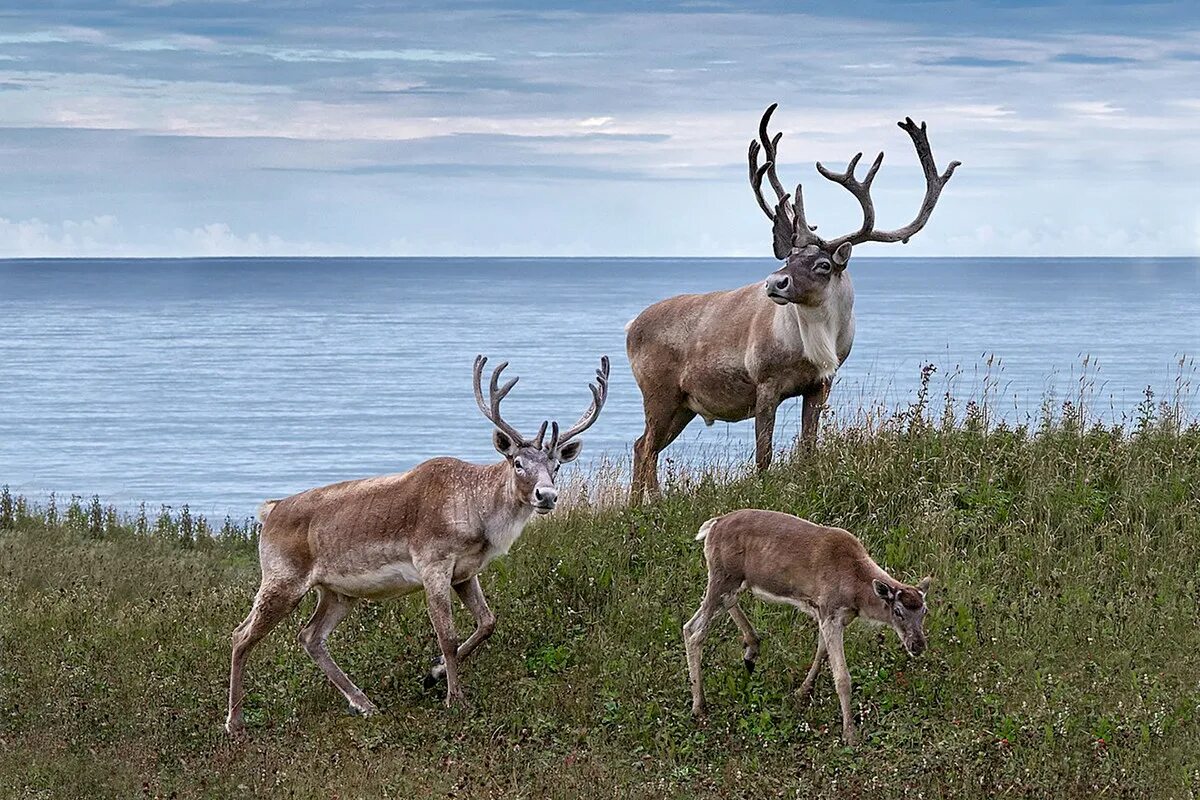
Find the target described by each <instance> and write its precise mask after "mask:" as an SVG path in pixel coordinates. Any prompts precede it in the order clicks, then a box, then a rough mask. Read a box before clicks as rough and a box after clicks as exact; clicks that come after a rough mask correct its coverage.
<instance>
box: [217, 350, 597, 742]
mask: <svg viewBox="0 0 1200 800" xmlns="http://www.w3.org/2000/svg"><path fill="white" fill-rule="evenodd" d="M486 363H487V359H485V358H484V357H483V356H478V357H477V358H476V359H475V401H476V402H477V403H478V404H479V410H480V411H481V412H483V416H484V417H486V418H487V419H488V421H489V422H491V423H492V425H493V426H494V430H493V431H492V443H493V444H494V445H495V447H496V450H497V451H499V453H500V455H502V456H504V459H503V460H502V461H500V462H499V463H496V464H490V465H487V466H481V465H478V464H468V463H466V462H465V461H459V460H458V459H456V458H434V459H431V460H429V461H426V462H424V463H422V464H419V465H417V466H416V467H413V468H412V469H411V470H409V471H408V472H404V473H401V474H399V475H385V476H382V477H378V478H366V479H363V480H355V481H345V482H343V483H335V484H333V485H331V486H323V487H321V488H318V489H309V490H308V491H306V492H301V493H300V494H295V495H292V496H291V497H287V498H284V499H282V500H269V501H267V502H266V503H264V504H263V507H262V509H260V512H259V516H260V519H261V520H262V522H263V529H262V535H261V536H260V538H259V544H258V553H259V561H260V562H261V566H262V584H261V585H260V586H259V589H258V595H257V596H256V597H255V598H254V606H253V608H252V609H251V610H250V615H249V616H248V617H246V619H245V621H244V622H242V624H241V625H238V626H237V628H236V629H235V630H234V632H233V658H232V663H231V665H230V670H229V716H228V718H227V719H226V722H225V727H226V729H227V730H228V731H229V732H230V733H232V734H236V733H239V732H240V731H241V730H242V728H243V725H242V702H243V700H244V699H245V695H244V693H243V691H242V670H243V668H244V667H245V664H246V658H247V656H248V655H249V654H250V649H251V648H253V647H254V645H256V644H257V643H258V642H259V641H260V640H261V639H262V638H263V637H264V636H266V635H267V633H269V632H270V630H271V629H272V628H274V627H275V625H277V624H278V623H279V621H280V620H282V619H283V618H284V617H286V616H287V615H288V614H290V613H291V612H292V610H293V609H294V608H295V607H296V605H297V604H298V603H299V602H300V598H302V597H304V595H305V594H307V593H308V592H309V590H311V589H316V590H317V606H316V610H315V611H313V615H312V618H311V619H309V621H308V623H307V624H305V625H304V627H303V628H301V629H300V636H299V639H300V645H301V646H302V647H303V648H304V650H305V651H306V652H307V653H308V654H309V655H310V656H311V657H312V659H313V661H315V662H316V663H317V666H319V667H320V668H321V670H322V671H323V672H324V673H325V675H326V676H327V677H328V678H329V680H330V681H331V682H332V683H333V685H334V686H336V687H337V689H338V691H340V692H341V693H342V694H343V695H344V696H345V698H346V700H347V702H349V703H350V706H351V707H352V708H353V709H354V710H356V711H358V712H359V713H362V714H371V713H374V712H375V711H376V710H377V709H376V707H375V704H374V703H372V702H371V701H370V700H369V699H367V696H366V695H365V694H363V692H362V690H361V689H359V688H358V687H357V686H355V685H354V683H353V682H352V681H351V680H350V678H348V677H347V676H346V673H344V672H342V670H341V668H340V667H339V666H338V665H337V664H336V663H334V661H333V658H332V657H330V655H329V650H328V649H327V648H326V646H325V640H326V639H327V638H329V634H330V633H332V632H333V629H334V628H335V627H336V626H337V624H338V623H339V622H341V621H342V620H343V619H344V618H345V616H346V614H348V613H349V612H350V609H351V608H353V607H354V604H355V603H356V602H358V600H359V599H361V598H371V599H380V598H385V597H397V596H399V595H404V594H408V593H410V592H415V591H417V590H420V589H424V590H425V598H426V602H427V604H428V606H429V618H430V620H431V621H432V622H433V629H434V632H435V633H436V634H437V641H438V645H439V647H440V649H441V653H442V656H441V659H440V661H439V662H438V663H437V664H436V665H435V666H434V667H433V669H432V670H431V672H430V673H429V675H428V676H427V679H426V683H427V684H431V683H433V682H434V681H437V680H438V679H440V678H441V677H442V676H443V675H444V676H445V678H446V705H451V704H453V703H455V702H457V701H459V700H461V699H462V689H460V688H459V685H458V665H459V664H460V663H461V662H462V661H463V659H465V658H466V657H467V656H469V655H470V654H471V652H472V651H474V650H475V648H477V647H478V646H479V645H481V644H482V643H483V642H484V640H485V639H487V638H488V637H489V636H491V634H492V630H493V629H494V628H495V625H496V617H495V615H494V614H493V613H492V611H491V609H489V608H488V604H487V600H485V599H484V597H483V590H482V589H481V588H480V586H479V573H480V572H482V571H483V569H484V568H485V567H486V566H487V565H488V562H490V561H491V560H492V559H494V558H496V557H497V556H501V555H504V554H505V553H507V552H508V549H509V548H510V547H512V545H513V542H515V541H516V540H517V537H518V536H520V535H521V531H522V530H524V528H525V525H526V523H528V522H529V519H530V517H532V516H533V514H534V513H535V512H536V513H538V514H548V513H550V512H551V511H553V510H554V506H555V503H556V502H557V501H558V490H557V489H555V487H554V479H555V477H556V476H557V475H558V467H559V465H560V464H563V463H565V462H568V461H573V460H574V459H575V458H577V457H578V456H579V451H580V449H581V448H582V446H583V443H582V442H580V441H578V440H576V439H575V437H576V436H578V435H579V434H581V433H583V432H584V431H586V430H587V429H588V428H590V427H591V426H592V423H594V422H595V421H596V418H597V417H599V416H600V410H601V409H602V408H603V407H604V401H605V400H606V399H607V397H608V370H609V366H608V358H607V357H604V358H601V359H600V369H599V370H597V371H596V382H595V383H593V384H590V385H589V388H590V389H591V390H592V404H591V406H589V407H588V409H587V411H585V412H584V414H583V416H582V417H580V418H579V421H578V422H576V423H575V424H574V425H572V426H571V427H570V428H568V429H567V431H566V432H565V433H563V434H562V435H561V436H560V435H559V429H558V423H557V422H554V423H550V438H549V439H548V440H547V439H546V428H547V423H545V422H543V423H542V426H541V428H540V429H539V430H538V434H537V436H535V437H534V438H532V439H528V438H526V437H524V436H522V435H521V433H520V432H519V431H518V430H517V429H516V428H514V427H513V426H512V425H510V424H508V423H507V422H505V421H504V419H503V418H502V417H501V416H500V401H501V400H503V399H504V398H505V396H506V395H507V394H508V393H509V392H510V391H512V388H513V386H515V385H516V383H517V378H512V379H511V380H509V381H507V382H506V383H505V384H504V385H503V386H500V385H499V380H500V374H501V373H502V372H503V371H504V368H505V367H506V366H508V364H507V363H504V364H501V365H500V366H499V367H497V368H496V370H495V372H493V373H492V379H491V384H490V386H489V399H490V402H489V403H487V404H485V403H484V401H483V387H482V385H481V381H482V377H483V368H484V365H485V364H486ZM451 591H453V592H454V593H455V594H457V595H458V597H459V599H460V600H462V602H463V604H464V605H465V606H466V607H467V610H468V611H470V612H471V615H472V616H473V617H474V618H475V624H476V628H475V632H474V633H472V634H471V636H470V637H469V638H468V639H467V640H466V641H465V642H463V643H462V644H461V645H460V644H459V642H458V636H457V635H456V634H455V631H454V619H453V616H452V614H451V609H450V594H451Z"/></svg>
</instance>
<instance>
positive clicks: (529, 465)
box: [475, 355, 609, 514]
mask: <svg viewBox="0 0 1200 800" xmlns="http://www.w3.org/2000/svg"><path fill="white" fill-rule="evenodd" d="M486 364H487V359H486V358H484V357H483V356H481V355H480V356H475V402H476V403H478V404H479V410H480V411H481V412H483V416H484V417H486V418H487V419H488V421H489V422H491V423H492V425H494V426H495V429H494V430H493V431H492V444H493V445H494V446H495V448H496V451H497V452H498V453H500V455H502V456H504V458H505V459H506V460H507V461H508V465H509V468H510V469H511V470H512V480H513V485H514V486H515V487H516V491H517V496H518V497H519V498H520V499H521V502H522V503H524V504H526V505H529V506H532V507H533V510H534V511H536V512H537V513H539V514H548V513H550V512H551V511H553V510H554V506H555V504H557V503H558V489H556V488H555V486H554V480H555V478H557V477H558V468H559V466H560V465H562V464H565V463H567V462H568V461H574V460H575V459H576V458H578V457H579V452H580V450H582V449H583V442H581V441H572V440H573V439H575V437H576V436H578V435H579V434H581V433H583V432H584V431H585V430H587V429H588V428H590V427H591V426H592V424H593V423H595V421H596V419H597V418H598V417H599V416H600V409H602V408H603V407H604V401H605V400H607V399H608V368H609V364H608V356H601V358H600V369H598V370H596V382H595V383H591V384H588V388H589V389H591V390H592V404H591V405H590V406H589V407H588V409H587V411H585V412H583V416H582V417H580V418H579V421H578V422H576V423H575V424H574V425H572V426H571V427H570V428H568V429H567V431H566V433H563V434H562V435H561V436H560V435H559V430H558V423H557V422H549V421H547V422H543V423H542V426H541V427H540V428H538V433H537V436H535V437H534V438H533V439H527V438H525V437H524V436H522V435H521V433H520V432H519V431H518V430H517V429H516V428H514V427H513V426H512V425H509V424H508V423H507V422H505V421H504V418H503V417H501V416H500V401H501V400H503V399H504V398H505V397H506V396H507V395H508V393H509V392H510V391H512V388H513V387H514V386H516V385H517V381H518V380H520V379H519V378H510V379H509V380H508V381H506V382H505V384H504V385H503V386H500V385H499V383H500V373H502V372H503V371H504V368H505V367H507V366H508V362H507V361H505V362H504V363H503V364H501V365H500V366H498V367H496V369H495V370H494V371H493V372H492V379H491V382H490V383H489V385H488V397H489V400H490V403H488V404H485V403H484V402H483V386H482V381H483V367H484V365H486ZM547 427H549V429H550V439H549V440H547V439H546V429H547Z"/></svg>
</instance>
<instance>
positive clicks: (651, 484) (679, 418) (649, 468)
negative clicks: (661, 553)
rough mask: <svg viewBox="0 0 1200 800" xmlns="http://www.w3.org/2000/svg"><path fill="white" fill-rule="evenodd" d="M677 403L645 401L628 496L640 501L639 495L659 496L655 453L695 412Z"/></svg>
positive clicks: (677, 434)
mask: <svg viewBox="0 0 1200 800" xmlns="http://www.w3.org/2000/svg"><path fill="white" fill-rule="evenodd" d="M682 402H683V401H682V399H680V400H679V401H678V402H672V403H664V404H661V405H653V406H652V405H651V404H650V403H649V402H647V403H646V404H645V407H646V408H645V411H646V430H645V432H644V433H643V434H642V435H641V437H640V438H638V440H637V441H636V442H635V443H634V445H633V486H632V487H631V490H630V499H631V500H632V501H633V502H635V503H636V502H640V501H641V499H642V495H643V494H646V493H649V495H650V496H651V497H659V496H660V495H661V494H662V490H661V489H660V487H659V483H658V454H659V453H660V452H662V451H663V450H665V449H666V448H667V446H668V445H670V444H671V442H673V441H675V439H677V438H678V437H679V434H681V433H683V429H684V428H686V427H687V425H688V423H689V422H691V421H692V420H693V419H695V417H696V412H695V411H692V410H691V409H690V408H688V407H687V406H685V405H682Z"/></svg>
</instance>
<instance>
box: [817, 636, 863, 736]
mask: <svg viewBox="0 0 1200 800" xmlns="http://www.w3.org/2000/svg"><path fill="white" fill-rule="evenodd" d="M820 625H821V636H822V638H823V639H824V641H825V651H826V653H827V654H828V656H829V669H830V670H831V671H832V672H833V685H834V686H835V687H837V694H838V702H839V703H840V704H841V707H842V739H843V740H844V741H845V742H846V744H850V745H852V744H854V743H855V742H856V741H857V740H858V734H857V733H856V732H855V730H854V716H853V714H852V713H851V711H850V670H849V669H848V668H847V667H846V652H845V650H844V648H843V644H842V634H843V632H844V631H845V629H846V623H845V622H843V621H842V620H841V619H839V618H837V617H829V618H826V619H822V620H821V623H820ZM814 660H815V659H814Z"/></svg>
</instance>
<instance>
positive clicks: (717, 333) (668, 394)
mask: <svg viewBox="0 0 1200 800" xmlns="http://www.w3.org/2000/svg"><path fill="white" fill-rule="evenodd" d="M774 110H775V105H772V106H771V107H770V108H768V109H767V110H766V113H764V114H763V116H762V121H761V122H760V123H759V140H758V141H751V142H750V152H749V160H750V185H751V186H752V187H753V188H754V194H755V198H756V199H757V200H758V205H759V207H760V208H762V210H763V213H764V214H766V215H767V218H768V219H770V220H771V222H772V225H773V232H774V248H775V257H776V258H778V259H780V260H783V261H786V263H785V264H784V265H783V266H782V267H780V268H779V269H777V270H776V271H775V272H773V273H771V274H770V275H769V276H768V277H767V280H766V285H765V286H764V285H763V284H759V283H754V284H751V285H749V286H743V287H742V288H740V289H732V290H729V291H723V292H711V293H709V294H685V295H679V296H677V297H671V298H668V299H666V300H663V301H661V302H658V303H655V304H654V305H652V306H650V307H649V308H647V309H646V310H645V311H643V312H642V313H641V314H639V315H638V316H637V317H636V318H635V319H634V320H633V321H632V322H630V323H629V325H628V326H626V340H625V344H626V349H627V351H628V353H629V363H630V365H631V367H632V368H633V374H634V377H635V378H636V379H637V383H638V387H639V388H640V389H641V390H642V402H643V405H644V407H645V414H646V430H645V433H643V434H642V436H641V438H639V439H638V440H637V442H636V443H635V444H634V447H633V487H632V496H633V499H634V500H637V499H639V498H640V497H641V496H642V494H643V492H645V491H650V492H653V493H657V492H658V454H659V452H661V451H662V450H663V449H664V448H666V447H667V445H669V444H670V443H671V442H673V441H674V440H675V438H676V437H677V436H679V434H680V433H681V432H682V431H683V429H684V427H686V426H687V424H688V423H689V422H691V420H692V419H693V418H694V417H695V416H696V415H697V414H699V415H700V416H701V417H703V418H704V421H705V422H706V423H707V424H710V425H711V424H712V423H713V422H714V421H715V420H722V421H725V422H737V421H740V420H744V419H748V418H750V417H754V428H755V440H756V448H755V460H756V463H757V465H758V468H759V469H760V470H762V469H766V468H767V467H768V466H769V465H770V463H771V452H772V436H773V434H774V429H775V410H776V408H777V407H778V406H779V404H780V403H781V402H783V401H784V400H786V399H788V398H790V397H797V396H803V397H804V410H803V416H802V422H801V437H802V439H803V440H804V441H806V442H811V441H813V440H814V439H815V438H816V435H817V425H818V422H819V419H820V414H821V410H822V408H823V407H824V405H825V402H826V400H827V399H828V397H829V388H830V386H831V385H832V381H833V375H834V373H835V372H836V371H837V369H838V367H840V366H841V364H842V362H843V361H845V360H846V357H847V356H848V355H849V354H850V346H851V345H852V344H853V342H854V288H853V287H852V286H851V283H850V276H849V275H847V274H846V265H847V264H848V263H849V261H850V251H851V248H852V247H853V246H854V245H856V244H862V243H864V242H907V241H908V240H909V237H911V236H912V235H913V234H915V233H917V232H918V231H920V230H921V229H922V228H923V227H925V223H926V222H927V221H928V220H929V215H930V214H931V213H932V212H933V208H934V206H935V205H936V204H937V200H938V195H940V194H941V191H942V187H943V186H945V185H946V182H947V181H948V180H950V176H951V175H953V174H954V170H955V168H956V167H958V166H959V163H960V162H958V161H952V162H950V166H949V167H947V169H946V171H945V172H944V173H940V174H939V173H938V169H937V165H936V164H935V163H934V160H933V153H932V152H931V150H930V148H929V137H928V136H927V135H926V132H925V123H924V122H922V123H921V124H920V125H917V124H916V123H915V122H913V121H912V119H911V118H906V119H905V120H904V122H901V123H899V125H900V128H901V129H902V130H903V131H904V132H905V133H907V134H908V135H909V136H910V137H911V138H912V141H913V145H915V147H916V150H917V157H918V158H919V159H920V162H921V169H922V170H923V171H924V173H925V199H924V200H923V201H922V203H921V208H920V210H919V211H918V212H917V216H916V219H914V220H913V221H912V222H910V223H909V224H908V225H905V226H904V227H903V228H897V229H896V230H891V231H878V230H875V204H874V203H873V202H872V200H871V182H872V181H873V180H875V174H876V173H877V172H878V171H879V166H880V164H882V163H883V153H880V154H879V156H878V157H877V158H876V159H875V162H874V163H873V164H871V168H870V169H869V170H867V174H866V177H865V178H863V179H862V180H861V181H860V180H859V179H858V178H857V177H856V176H855V174H854V172H855V168H856V167H857V166H858V162H859V159H861V158H862V153H859V154H858V155H856V156H854V158H852V159H850V165H849V166H848V167H847V168H846V171H845V172H833V171H831V170H829V169H826V168H825V167H824V166H822V165H821V164H820V163H818V164H817V171H818V172H819V173H821V175H822V176H823V177H825V178H827V179H828V180H831V181H833V182H834V183H838V184H841V185H842V186H844V187H845V188H846V189H847V190H848V191H849V192H850V193H851V194H852V195H854V197H855V199H857V200H858V202H859V205H861V206H862V215H863V221H862V225H861V226H859V229H858V230H857V231H854V232H853V233H849V234H846V235H845V236H839V237H837V238H835V239H828V240H826V239H822V238H821V237H819V236H817V235H816V233H814V231H815V226H810V225H809V224H808V220H807V219H806V218H805V215H804V200H803V198H802V196H801V193H800V186H797V187H796V194H795V198H794V199H793V198H792V196H791V195H789V194H788V193H787V192H785V191H784V188H783V184H782V183H781V182H780V180H779V177H778V176H777V175H776V173H775V165H776V159H777V156H778V151H777V148H778V145H779V139H780V137H781V136H782V135H783V134H781V133H777V134H775V136H774V138H772V137H771V136H770V134H768V132H767V125H768V124H769V122H770V119H771V113H772V112H773V111H774ZM760 151H761V152H762V153H763V155H764V157H765V159H766V162H765V163H764V164H762V165H761V166H759V163H758V155H759V152H760ZM764 177H766V178H767V180H768V182H769V183H770V184H771V188H772V189H773V190H774V191H775V195H776V198H777V199H776V202H775V204H774V206H772V205H771V204H770V203H768V202H767V200H766V199H765V198H764V197H763V193H762V182H763V178H764Z"/></svg>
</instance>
